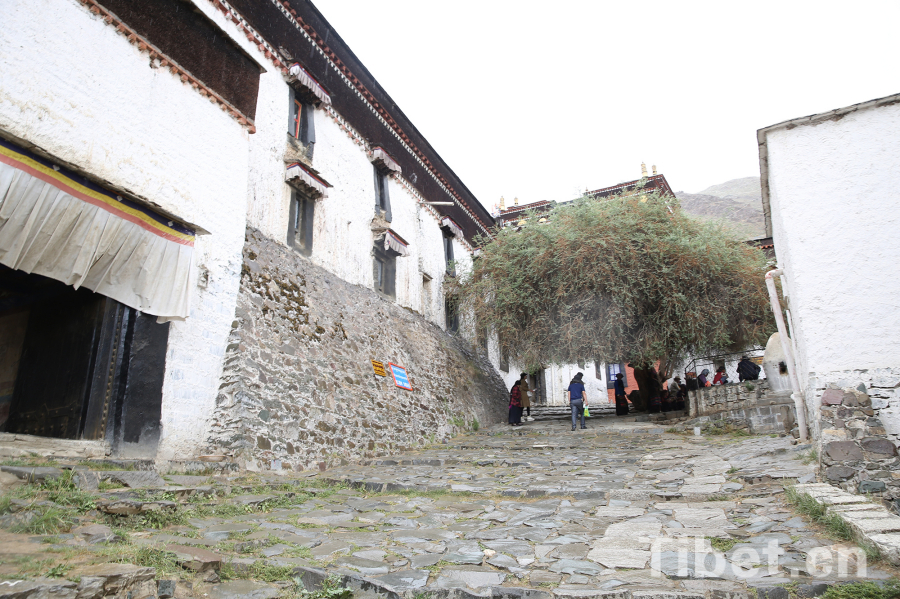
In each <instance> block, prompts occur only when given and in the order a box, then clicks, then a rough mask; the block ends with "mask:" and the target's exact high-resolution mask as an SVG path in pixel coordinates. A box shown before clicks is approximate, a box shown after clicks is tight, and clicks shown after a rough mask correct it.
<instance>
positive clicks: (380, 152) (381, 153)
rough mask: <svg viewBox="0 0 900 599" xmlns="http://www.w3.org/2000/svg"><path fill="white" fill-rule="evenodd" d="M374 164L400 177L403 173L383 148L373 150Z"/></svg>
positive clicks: (378, 147)
mask: <svg viewBox="0 0 900 599" xmlns="http://www.w3.org/2000/svg"><path fill="white" fill-rule="evenodd" d="M372 162H373V163H375V164H377V165H378V166H380V167H382V168H386V169H388V170H391V171H394V172H395V173H397V174H398V175H399V174H400V173H401V172H402V171H403V169H401V168H400V165H399V164H397V161H396V160H394V159H393V158H392V157H391V155H390V154H388V153H387V152H386V151H385V149H384V148H382V147H381V146H375V147H374V148H372Z"/></svg>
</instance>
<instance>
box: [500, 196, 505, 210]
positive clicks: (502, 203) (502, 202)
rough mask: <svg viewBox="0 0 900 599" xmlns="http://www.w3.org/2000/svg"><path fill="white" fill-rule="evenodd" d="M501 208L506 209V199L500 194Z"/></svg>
mask: <svg viewBox="0 0 900 599" xmlns="http://www.w3.org/2000/svg"><path fill="white" fill-rule="evenodd" d="M500 210H506V200H504V199H503V196H500Z"/></svg>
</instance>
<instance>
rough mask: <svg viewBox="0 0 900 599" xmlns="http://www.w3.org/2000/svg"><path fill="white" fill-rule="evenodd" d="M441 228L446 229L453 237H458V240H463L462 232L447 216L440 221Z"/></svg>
mask: <svg viewBox="0 0 900 599" xmlns="http://www.w3.org/2000/svg"><path fill="white" fill-rule="evenodd" d="M441 226H442V227H444V228H445V229H448V230H449V231H450V232H451V233H453V235H454V236H455V237H459V238H460V239H462V238H463V230H462V229H461V228H460V226H459V225H457V224H456V223H455V222H453V219H452V218H450V217H449V216H445V217H444V218H442V219H441Z"/></svg>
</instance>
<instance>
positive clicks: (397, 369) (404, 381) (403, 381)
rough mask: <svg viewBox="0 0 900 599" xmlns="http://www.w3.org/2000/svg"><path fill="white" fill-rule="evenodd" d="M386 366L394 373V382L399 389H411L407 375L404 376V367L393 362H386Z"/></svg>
mask: <svg viewBox="0 0 900 599" xmlns="http://www.w3.org/2000/svg"><path fill="white" fill-rule="evenodd" d="M388 368H390V369H391V374H392V375H394V384H395V385H397V386H398V387H400V388H401V389H406V390H407V391H412V390H413V388H412V385H410V384H409V377H407V376H406V369H405V368H404V367H402V366H397V365H396V364H394V363H393V362H388Z"/></svg>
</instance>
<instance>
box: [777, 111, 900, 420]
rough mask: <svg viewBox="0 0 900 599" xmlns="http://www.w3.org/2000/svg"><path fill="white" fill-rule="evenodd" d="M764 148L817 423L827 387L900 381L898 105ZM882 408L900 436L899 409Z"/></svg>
mask: <svg viewBox="0 0 900 599" xmlns="http://www.w3.org/2000/svg"><path fill="white" fill-rule="evenodd" d="M766 145H767V149H768V172H769V174H768V184H769V196H770V197H769V201H770V205H771V211H772V232H773V237H774V241H775V249H776V253H777V257H778V263H779V265H780V266H782V267H783V268H784V270H785V273H786V277H785V283H786V292H787V295H788V297H789V301H788V304H789V307H790V311H791V324H792V326H793V335H794V341H795V343H796V348H797V363H798V373H799V375H800V377H799V378H800V383H801V385H802V386H804V388H805V395H806V398H807V401H808V402H809V403H810V404H811V405H810V406H809V408H810V410H811V411H812V412H813V414H812V415H813V416H815V409H816V408H817V404H816V403H815V402H817V401H818V396H820V395H821V389H822V388H824V385H825V384H826V383H827V382H832V383H833V382H834V381H837V380H840V381H843V382H845V383H846V382H848V381H849V382H852V383H853V386H855V385H856V384H857V383H858V382H866V383H867V386H871V385H873V384H874V385H875V386H876V387H878V386H879V385H893V384H895V383H896V380H895V379H898V377H900V371H898V367H900V334H898V331H900V279H898V277H897V276H896V274H895V273H896V270H897V260H898V257H900V235H898V231H900V105H898V104H894V105H890V106H884V107H879V108H874V107H873V108H867V109H863V110H859V111H856V112H851V113H850V114H846V115H845V116H843V118H839V119H832V120H824V121H822V122H819V123H818V124H815V125H800V126H796V127H794V128H791V129H787V128H777V129H773V130H769V131H767V132H766ZM892 369H893V370H892ZM854 372H855V374H853V373H854ZM878 372H882V373H888V374H890V373H891V372H893V374H891V375H890V376H887V375H885V376H887V378H885V377H884V376H882V375H878V374H876V373H878ZM882 379H883V380H882ZM888 379H890V380H888ZM854 381H856V382H854ZM879 381H880V382H879ZM887 388H888V387H885V389H887ZM876 394H877V391H876ZM889 395H891V396H894V395H896V394H895V393H894V394H889ZM896 401H900V398H896V397H895V398H894V399H893V400H891V401H888V400H887V399H886V400H885V401H884V402H883V403H885V404H890V403H891V402H894V403H896ZM883 407H885V408H887V410H885V411H883V412H882V419H883V420H885V425H886V427H888V429H889V432H891V430H893V432H894V433H895V434H896V433H897V432H900V418H898V417H897V416H896V415H895V416H890V414H891V413H895V414H896V412H898V411H900V410H898V406H895V405H884V406H883ZM815 420H816V419H815V418H812V419H811V422H812V423H815Z"/></svg>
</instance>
